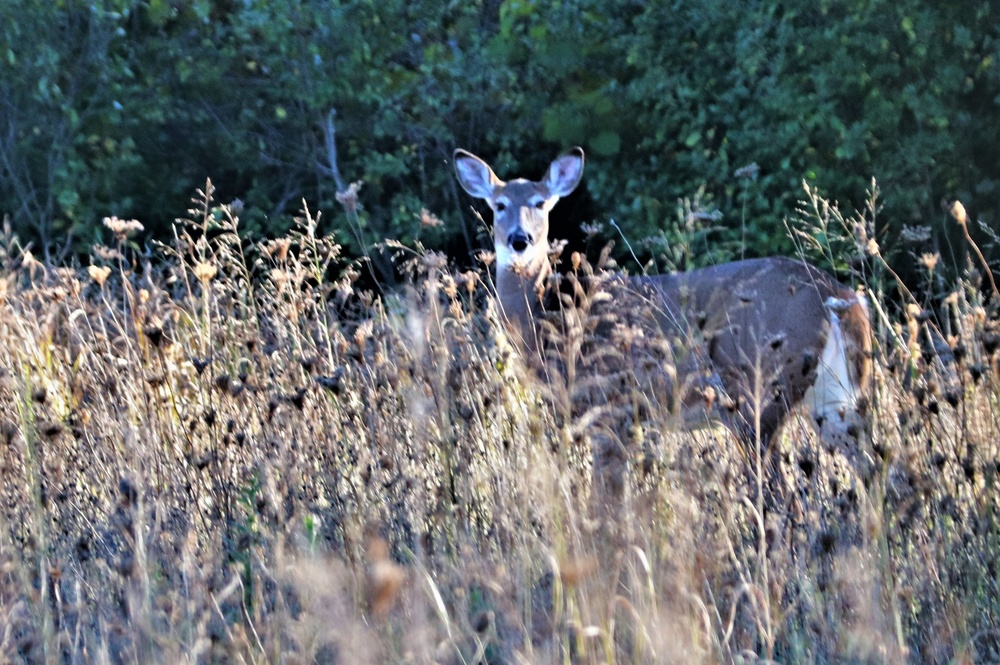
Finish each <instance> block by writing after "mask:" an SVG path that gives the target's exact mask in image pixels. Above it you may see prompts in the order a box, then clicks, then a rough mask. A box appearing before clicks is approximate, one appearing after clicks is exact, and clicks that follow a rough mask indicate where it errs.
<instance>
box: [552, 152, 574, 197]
mask: <svg viewBox="0 0 1000 665" xmlns="http://www.w3.org/2000/svg"><path fill="white" fill-rule="evenodd" d="M582 177H583V148H573V149H571V150H568V151H566V152H565V153H564V154H562V155H560V156H559V157H557V158H556V160H555V161H554V162H552V165H551V166H549V172H548V174H547V175H546V176H545V186H546V187H548V188H549V193H550V194H551V195H552V196H558V197H560V198H561V197H563V196H566V195H567V194H569V193H570V192H572V191H573V190H574V189H576V186H577V185H579V184H580V178H582Z"/></svg>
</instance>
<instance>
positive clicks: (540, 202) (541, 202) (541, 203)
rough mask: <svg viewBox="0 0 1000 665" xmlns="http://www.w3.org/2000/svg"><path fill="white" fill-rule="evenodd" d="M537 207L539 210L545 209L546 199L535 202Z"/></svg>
mask: <svg viewBox="0 0 1000 665" xmlns="http://www.w3.org/2000/svg"><path fill="white" fill-rule="evenodd" d="M535 208H537V209H538V210H542V209H544V208H545V200H544V199H542V200H541V201H539V202H537V203H536V204H535Z"/></svg>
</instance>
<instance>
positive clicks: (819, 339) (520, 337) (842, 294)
mask: <svg viewBox="0 0 1000 665" xmlns="http://www.w3.org/2000/svg"><path fill="white" fill-rule="evenodd" d="M453 162H454V168H455V173H456V176H457V178H458V181H459V183H460V184H461V186H462V188H463V189H464V190H465V191H466V192H467V193H468V194H469V195H470V196H472V197H474V198H476V199H480V200H482V201H485V202H486V204H487V205H488V206H489V208H490V209H491V210H492V211H493V247H494V254H495V266H496V278H495V282H494V289H495V293H496V299H497V301H498V303H499V309H500V310H501V312H502V316H503V318H504V320H505V321H506V327H507V329H508V330H509V331H510V332H511V333H513V337H514V338H515V339H516V340H517V346H518V347H520V349H521V350H522V351H523V352H524V353H526V354H529V355H530V354H537V353H538V351H539V346H540V344H541V343H542V342H541V338H540V330H541V327H540V324H541V320H542V318H543V316H544V314H545V312H544V311H543V309H544V304H543V299H542V293H543V291H544V288H545V284H546V282H547V280H549V278H550V276H551V275H552V272H553V267H552V262H551V260H550V251H551V249H552V247H551V245H550V241H549V238H548V234H549V212H550V211H551V210H552V208H553V207H554V206H555V205H556V204H557V203H558V202H559V200H560V199H562V198H564V197H566V196H567V195H569V194H570V193H571V192H573V191H574V190H575V189H576V187H577V186H578V185H579V183H580V181H581V179H582V177H583V167H584V152H583V150H582V149H581V148H572V149H571V150H569V151H567V152H565V153H563V154H562V155H560V156H558V157H557V158H556V159H555V160H554V161H553V162H552V163H551V165H550V166H549V168H548V170H547V171H546V173H545V176H544V177H543V178H542V179H541V180H539V181H532V180H527V179H524V178H516V179H513V180H510V181H503V180H501V179H500V178H498V177H497V175H496V174H495V173H494V171H493V169H492V168H491V167H490V166H489V165H488V164H487V163H486V162H485V161H484V160H482V159H481V158H479V157H477V156H476V155H474V154H472V153H470V152H467V151H465V150H461V149H459V150H456V151H455V152H454V158H453ZM621 280H622V284H623V285H624V296H622V295H619V296H617V297H616V298H615V299H614V300H613V301H611V302H610V303H609V306H610V307H612V308H614V307H620V308H631V307H632V306H634V305H635V303H638V302H642V303H645V304H650V305H651V309H652V311H654V312H655V318H656V320H657V324H658V326H659V329H660V331H661V332H662V333H663V335H665V336H667V337H668V338H670V339H672V340H674V341H678V342H680V343H681V344H690V345H691V346H692V347H694V349H693V352H692V353H691V354H688V355H687V356H686V359H685V360H684V361H682V362H678V363H677V366H676V368H674V371H675V372H676V374H677V378H676V380H675V381H674V382H673V384H672V385H673V386H675V388H676V389H679V387H680V386H683V385H689V384H695V385H700V386H703V387H705V386H706V384H707V387H708V388H710V389H711V388H715V387H717V388H719V391H718V392H721V393H722V395H716V397H717V398H715V399H711V398H708V399H701V398H699V399H694V400H691V399H684V400H681V402H682V403H683V409H684V410H685V413H683V414H682V417H681V418H680V422H681V423H682V425H681V427H682V429H695V428H698V427H700V426H702V425H703V424H709V423H713V422H715V423H717V422H721V423H722V424H724V425H725V426H726V427H727V428H728V429H729V430H730V431H731V432H732V433H733V434H734V435H736V436H737V438H738V439H739V440H740V441H741V442H742V443H744V444H747V445H752V444H753V443H755V442H756V443H758V444H760V445H762V447H763V449H765V450H766V449H767V446H768V445H769V444H770V442H771V441H772V439H773V438H774V436H775V435H776V433H777V432H778V431H779V429H780V428H781V427H782V426H783V424H784V423H785V422H786V421H787V420H788V419H789V416H790V414H792V413H793V412H794V411H795V410H796V409H805V410H806V411H807V412H808V414H809V416H811V418H810V420H811V422H812V424H813V426H814V427H815V429H816V430H817V432H818V433H819V435H820V437H821V439H822V440H823V442H824V443H825V444H826V445H827V446H828V447H830V448H831V449H832V448H834V447H841V449H843V448H842V447H843V446H848V447H850V446H852V444H853V445H854V446H856V444H857V443H858V442H859V436H860V434H861V433H862V432H863V431H864V428H865V427H864V425H865V417H866V409H867V400H868V393H869V382H870V380H871V374H872V360H871V359H872V342H871V337H872V335H871V323H870V320H869V315H868V306H867V302H866V300H865V297H864V296H863V295H862V294H859V293H857V292H855V291H854V290H853V289H852V288H850V287H848V286H845V285H844V284H842V283H840V282H839V281H837V280H836V279H835V278H834V277H833V276H831V275H830V274H828V273H827V272H825V271H823V270H820V269H819V268H817V267H815V266H813V265H812V264H810V263H808V262H806V261H805V260H803V259H793V258H789V257H770V258H752V259H745V260H739V261H734V262H730V263H723V264H718V265H713V266H710V267H707V268H701V269H697V270H691V271H688V272H680V273H675V274H664V275H654V276H645V275H640V276H627V275H622V276H621ZM706 376H707V377H708V379H707V381H706V380H705V379H704V377H706ZM702 392H708V393H709V394H711V393H713V392H715V391H714V390H709V391H702ZM699 394H701V393H699ZM702 397H704V395H702Z"/></svg>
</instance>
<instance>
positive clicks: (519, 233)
mask: <svg viewBox="0 0 1000 665" xmlns="http://www.w3.org/2000/svg"><path fill="white" fill-rule="evenodd" d="M532 242H533V240H532V238H531V236H529V235H528V234H527V233H525V232H524V230H522V229H517V230H516V231H513V232H511V234H510V235H509V236H507V246H508V247H510V248H511V249H512V250H514V251H515V252H517V253H518V254H520V253H521V252H523V251H524V250H526V249H528V247H530V246H531V244H532Z"/></svg>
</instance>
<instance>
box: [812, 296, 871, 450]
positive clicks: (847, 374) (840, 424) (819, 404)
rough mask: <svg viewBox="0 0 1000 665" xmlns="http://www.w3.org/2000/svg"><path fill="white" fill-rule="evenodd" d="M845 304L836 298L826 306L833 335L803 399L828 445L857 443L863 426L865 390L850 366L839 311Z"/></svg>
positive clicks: (827, 339) (829, 337) (828, 338)
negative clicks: (860, 410)
mask: <svg viewBox="0 0 1000 665" xmlns="http://www.w3.org/2000/svg"><path fill="white" fill-rule="evenodd" d="M844 304H845V303H844V302H842V301H841V300H840V299H837V298H830V299H829V300H828V301H827V303H826V309H827V313H828V314H829V316H830V332H829V335H828V336H827V338H826V346H824V347H823V355H822V357H821V358H820V361H819V367H818V368H817V370H816V381H815V382H814V383H813V385H812V387H810V388H809V390H808V391H807V392H806V394H805V397H804V398H803V400H802V401H803V403H804V404H805V405H806V408H808V409H809V411H810V414H811V415H812V418H813V422H814V423H815V424H816V427H817V429H818V430H819V433H820V436H821V437H822V439H823V441H824V442H825V443H827V444H828V445H842V444H845V443H853V442H855V441H856V440H857V432H858V431H859V427H860V425H861V423H862V416H861V414H860V413H859V410H858V404H859V402H860V400H861V397H862V391H861V387H860V386H859V385H858V384H857V383H856V382H855V380H854V377H853V375H852V373H851V370H850V367H849V365H848V359H847V345H846V343H845V341H844V331H843V329H842V328H841V327H840V317H839V316H837V310H842V309H844ZM850 304H853V303H850Z"/></svg>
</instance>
